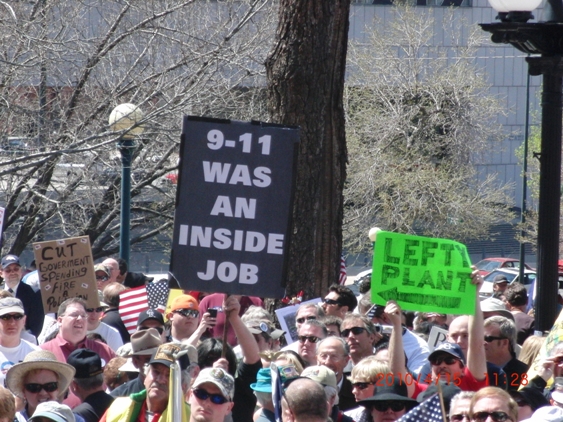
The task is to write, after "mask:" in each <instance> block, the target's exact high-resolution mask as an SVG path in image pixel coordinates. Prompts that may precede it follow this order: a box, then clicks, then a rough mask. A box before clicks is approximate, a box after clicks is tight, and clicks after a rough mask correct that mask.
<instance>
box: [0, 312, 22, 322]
mask: <svg viewBox="0 0 563 422" xmlns="http://www.w3.org/2000/svg"><path fill="white" fill-rule="evenodd" d="M22 318H23V315H22V314H6V315H0V319H1V320H2V321H10V320H12V319H14V320H16V321H19V320H20V319H22Z"/></svg>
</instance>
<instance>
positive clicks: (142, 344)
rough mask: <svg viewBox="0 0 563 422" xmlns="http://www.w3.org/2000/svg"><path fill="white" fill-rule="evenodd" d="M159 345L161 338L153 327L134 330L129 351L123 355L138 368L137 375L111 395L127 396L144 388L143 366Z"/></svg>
mask: <svg viewBox="0 0 563 422" xmlns="http://www.w3.org/2000/svg"><path fill="white" fill-rule="evenodd" d="M161 345H162V338H161V337H160V335H159V333H158V331H157V330H156V329H154V328H149V329H148V330H141V331H136V332H135V333H133V335H131V353H129V354H126V355H124V356H123V357H126V358H130V359H131V361H132V363H133V366H134V367H135V368H137V369H138V370H139V376H138V377H137V378H135V379H132V380H130V381H127V382H126V383H125V384H122V385H120V386H119V387H117V388H116V389H115V390H113V391H112V392H111V396H112V397H127V396H129V395H130V394H132V393H139V392H140V391H142V390H144V389H145V384H144V381H145V372H144V367H145V365H146V364H147V363H149V361H150V359H151V356H152V355H153V353H155V352H156V351H157V350H158V347H159V346H161Z"/></svg>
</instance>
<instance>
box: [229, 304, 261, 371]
mask: <svg viewBox="0 0 563 422" xmlns="http://www.w3.org/2000/svg"><path fill="white" fill-rule="evenodd" d="M223 310H224V311H225V316H226V317H227V320H228V321H229V323H230V324H231V326H232V327H233V330H234V332H235V334H236V336H237V339H238V344H239V345H240V349H241V351H242V360H243V362H244V363H247V364H253V363H256V362H258V361H259V360H260V355H259V354H258V353H259V352H260V350H259V349H258V343H256V339H255V338H254V336H253V335H252V333H251V332H250V331H249V330H248V328H247V327H246V325H244V322H242V320H241V319H240V316H239V311H240V302H239V301H238V299H237V298H236V297H235V296H229V297H228V298H227V299H226V300H225V302H224V303H223Z"/></svg>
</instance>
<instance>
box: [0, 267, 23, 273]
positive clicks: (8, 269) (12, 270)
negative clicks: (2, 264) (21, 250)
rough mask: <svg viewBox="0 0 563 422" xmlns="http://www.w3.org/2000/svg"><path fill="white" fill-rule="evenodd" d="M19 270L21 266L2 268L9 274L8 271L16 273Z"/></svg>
mask: <svg viewBox="0 0 563 422" xmlns="http://www.w3.org/2000/svg"><path fill="white" fill-rule="evenodd" d="M19 270H21V267H16V268H9V267H8V268H4V270H3V271H4V272H5V273H7V274H10V273H17V272H18V271H19Z"/></svg>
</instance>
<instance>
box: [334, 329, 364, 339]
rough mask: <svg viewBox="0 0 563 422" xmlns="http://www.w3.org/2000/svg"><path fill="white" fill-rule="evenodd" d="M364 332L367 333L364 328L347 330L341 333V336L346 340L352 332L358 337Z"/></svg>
mask: <svg viewBox="0 0 563 422" xmlns="http://www.w3.org/2000/svg"><path fill="white" fill-rule="evenodd" d="M364 331H366V329H365V328H364V327H352V328H346V329H345V330H342V331H341V332H340V336H341V337H344V338H346V337H348V335H349V334H350V332H352V334H354V335H355V336H358V335H360V334H362V333H363V332H364Z"/></svg>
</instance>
